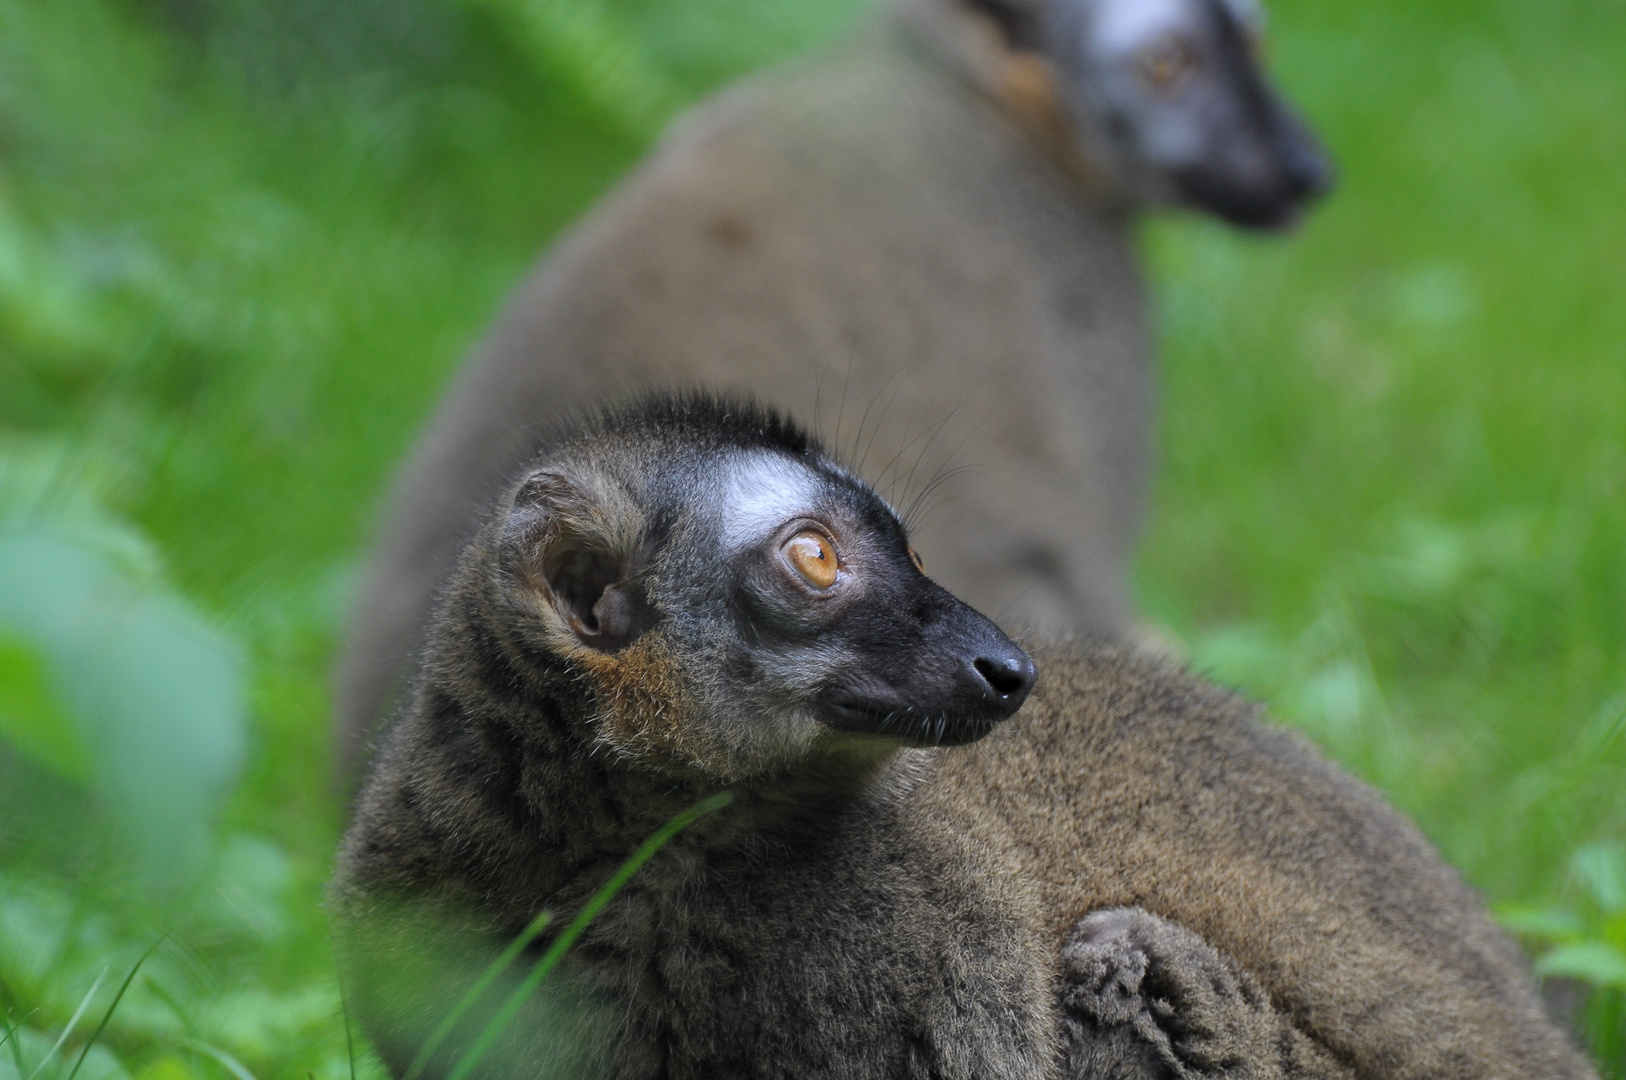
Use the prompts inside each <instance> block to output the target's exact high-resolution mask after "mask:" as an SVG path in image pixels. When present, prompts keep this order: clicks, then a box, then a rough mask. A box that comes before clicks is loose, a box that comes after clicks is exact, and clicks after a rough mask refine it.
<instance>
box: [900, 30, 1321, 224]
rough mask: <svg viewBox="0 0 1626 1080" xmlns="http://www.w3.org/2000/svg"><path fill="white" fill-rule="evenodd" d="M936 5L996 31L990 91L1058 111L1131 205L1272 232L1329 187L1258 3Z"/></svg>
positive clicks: (1040, 111)
mask: <svg viewBox="0 0 1626 1080" xmlns="http://www.w3.org/2000/svg"><path fill="white" fill-rule="evenodd" d="M927 2H933V3H947V4H953V5H959V6H960V7H961V9H962V10H963V11H968V12H970V13H972V14H974V15H977V16H981V17H982V19H983V20H985V21H986V22H989V23H991V24H992V25H993V27H994V28H995V37H996V38H997V40H998V43H999V44H998V46H997V47H995V48H994V49H993V50H992V51H993V52H994V53H995V55H996V56H997V61H996V62H994V63H992V65H990V64H989V63H988V62H986V61H985V62H984V63H983V66H984V68H985V69H986V68H988V67H990V66H992V67H993V68H994V69H995V70H994V71H993V72H989V71H987V70H985V71H984V73H983V76H982V77H983V78H984V79H985V80H988V79H989V76H990V74H992V80H991V81H993V82H994V83H995V84H996V85H994V86H992V87H991V89H992V90H993V91H994V92H995V93H996V95H998V96H1000V97H1001V98H1003V99H1004V100H1005V102H1006V104H1007V105H1009V106H1011V107H1013V108H1015V109H1016V110H1017V111H1018V112H1025V113H1026V114H1027V115H1028V116H1029V117H1030V118H1031V117H1034V116H1040V117H1043V116H1046V115H1050V116H1052V117H1053V118H1054V119H1053V121H1052V126H1055V127H1062V128H1064V129H1065V130H1064V132H1062V133H1061V137H1062V138H1066V139H1069V140H1070V141H1071V146H1070V149H1071V150H1073V151H1075V152H1076V155H1077V157H1078V158H1079V160H1081V161H1082V162H1084V163H1085V164H1086V165H1087V166H1088V168H1089V169H1090V171H1091V172H1092V173H1094V174H1095V175H1097V176H1098V177H1100V178H1101V179H1103V180H1104V181H1105V182H1106V183H1107V184H1108V185H1110V186H1111V187H1112V188H1113V189H1115V190H1116V191H1118V192H1119V193H1120V194H1121V195H1123V196H1124V197H1126V198H1129V199H1131V200H1133V201H1138V202H1143V203H1150V204H1183V205H1187V206H1192V207H1196V208H1199V209H1203V210H1207V211H1209V212H1211V213H1214V214H1217V215H1218V216H1220V217H1222V218H1225V219H1226V220H1228V221H1231V222H1233V223H1235V224H1238V225H1243V226H1247V227H1253V228H1269V227H1280V226H1285V225H1290V224H1292V223H1293V222H1295V221H1296V220H1297V218H1298V215H1299V212H1300V211H1301V210H1302V209H1303V207H1304V206H1305V205H1306V204H1308V203H1309V202H1311V201H1312V200H1314V199H1315V198H1316V197H1318V196H1320V195H1321V194H1323V193H1324V192H1326V191H1327V190H1328V189H1329V188H1330V187H1331V184H1332V179H1333V170H1332V166H1331V165H1330V164H1329V162H1328V160H1327V157H1326V155H1325V153H1324V152H1323V151H1322V149H1321V147H1320V145H1319V144H1318V143H1317V141H1316V139H1315V137H1314V136H1313V135H1312V134H1311V133H1310V131H1309V129H1308V128H1307V127H1306V126H1305V125H1304V123H1303V122H1302V121H1300V120H1299V119H1298V117H1297V116H1295V115H1294V113H1293V111H1292V110H1291V109H1290V108H1289V107H1288V106H1287V104H1286V103H1285V102H1284V101H1283V100H1282V98H1281V97H1280V95H1279V94H1277V92H1276V91H1275V90H1274V89H1273V88H1272V87H1271V86H1270V85H1269V83H1268V82H1267V81H1266V79H1265V76H1264V74H1263V72H1262V70H1261V67H1260V41H1261V38H1262V34H1263V31H1264V9H1263V8H1262V7H1261V6H1260V4H1259V0H927ZM1040 122H1041V124H1042V123H1043V121H1040Z"/></svg>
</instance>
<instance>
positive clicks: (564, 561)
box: [507, 471, 648, 652]
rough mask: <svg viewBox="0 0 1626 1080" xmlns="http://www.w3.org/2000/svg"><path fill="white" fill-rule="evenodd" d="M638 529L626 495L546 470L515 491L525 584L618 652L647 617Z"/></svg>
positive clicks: (582, 635)
mask: <svg viewBox="0 0 1626 1080" xmlns="http://www.w3.org/2000/svg"><path fill="white" fill-rule="evenodd" d="M595 486H596V485H595ZM638 531H639V530H638V527H637V521H636V511H634V510H633V509H632V507H631V506H630V505H629V504H628V501H627V500H625V499H622V498H617V497H616V494H615V493H611V492H607V491H597V490H591V489H590V488H589V486H588V485H586V484H583V483H579V482H577V481H574V480H571V479H569V478H567V477H565V476H563V475H561V474H560V473H556V472H545V471H544V472H536V473H533V474H531V475H530V476H528V477H526V479H525V481H524V483H522V484H521V485H520V488H519V490H518V492H516V493H515V495H514V505H513V509H512V510H511V511H510V513H509V519H508V529H507V536H508V540H509V542H510V543H511V544H513V550H514V553H515V555H516V557H517V562H518V566H517V569H518V571H519V575H520V577H521V579H522V582H523V584H524V586H525V587H526V588H527V589H529V590H531V591H532V592H534V593H535V594H536V595H537V597H538V598H539V599H540V600H541V601H542V602H543V603H544V604H546V605H547V606H549V607H551V608H552V609H553V611H554V612H555V613H557V615H558V616H559V618H560V620H561V621H562V622H563V623H564V624H565V626H566V627H567V628H568V629H569V631H570V632H571V633H572V634H573V635H575V637H576V638H577V639H578V640H579V641H580V642H581V643H582V644H583V645H586V646H588V647H590V648H594V649H598V650H600V651H603V652H614V651H616V650H617V649H620V648H623V647H624V646H626V645H629V644H631V642H632V641H633V639H634V638H636V637H637V636H638V635H639V634H640V633H642V632H643V630H644V629H645V624H646V622H647V619H648V612H647V609H646V607H645V604H644V602H643V597H642V595H641V593H640V591H639V589H638V587H637V584H636V583H635V582H634V581H633V580H632V572H633V569H634V567H633V565H632V564H633V559H634V554H635V551H636V550H637V547H638V537H637V534H638Z"/></svg>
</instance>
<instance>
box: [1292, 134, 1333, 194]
mask: <svg viewBox="0 0 1626 1080" xmlns="http://www.w3.org/2000/svg"><path fill="white" fill-rule="evenodd" d="M1286 158H1287V160H1286V161H1285V162H1284V163H1283V169H1282V172H1283V176H1284V178H1285V179H1286V181H1287V186H1288V187H1289V188H1290V189H1291V190H1292V192H1293V194H1294V195H1295V196H1297V197H1299V198H1301V199H1318V198H1320V197H1321V196H1323V195H1325V194H1326V193H1327V192H1329V191H1331V190H1332V186H1333V182H1334V181H1335V179H1336V177H1337V173H1336V172H1335V171H1334V169H1333V167H1332V162H1330V161H1328V160H1327V157H1326V155H1325V154H1323V153H1321V152H1320V151H1319V150H1318V149H1316V148H1315V147H1313V146H1304V145H1302V144H1301V145H1298V146H1294V147H1293V148H1292V149H1291V150H1290V151H1289V152H1288V153H1287V155H1286Z"/></svg>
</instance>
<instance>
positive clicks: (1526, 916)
mask: <svg viewBox="0 0 1626 1080" xmlns="http://www.w3.org/2000/svg"><path fill="white" fill-rule="evenodd" d="M1496 921H1497V922H1498V923H1501V924H1502V926H1503V927H1505V928H1506V929H1508V930H1511V931H1513V932H1514V933H1515V934H1521V935H1523V936H1525V937H1531V938H1536V939H1537V940H1540V941H1568V940H1570V939H1572V938H1578V937H1581V936H1582V935H1584V934H1585V933H1586V926H1585V924H1583V923H1582V922H1581V920H1580V918H1579V917H1578V916H1577V915H1576V914H1575V913H1574V912H1572V911H1564V910H1562V909H1559V908H1532V907H1517V906H1512V905H1509V906H1506V907H1500V908H1497V909H1496Z"/></svg>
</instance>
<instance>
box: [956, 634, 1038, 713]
mask: <svg viewBox="0 0 1626 1080" xmlns="http://www.w3.org/2000/svg"><path fill="white" fill-rule="evenodd" d="M971 667H972V669H973V670H974V671H976V673H977V678H978V679H979V680H980V681H981V684H982V694H983V699H984V700H985V701H986V702H987V703H988V704H989V705H991V706H993V707H994V709H995V710H996V711H997V712H998V713H999V715H1001V716H1009V715H1011V714H1012V713H1014V712H1015V711H1016V710H1017V709H1020V708H1021V707H1022V702H1024V701H1026V700H1027V699H1028V691H1030V690H1032V689H1033V681H1034V679H1036V678H1037V677H1038V672H1037V670H1036V669H1035V668H1034V666H1033V661H1032V660H1031V659H1029V658H1028V654H1027V653H1025V652H1023V651H1022V650H1021V649H1018V648H1016V647H1015V646H1012V647H1011V649H1010V651H1005V650H997V651H995V650H990V655H986V656H979V657H977V658H976V659H975V660H973V661H972V662H971Z"/></svg>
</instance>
